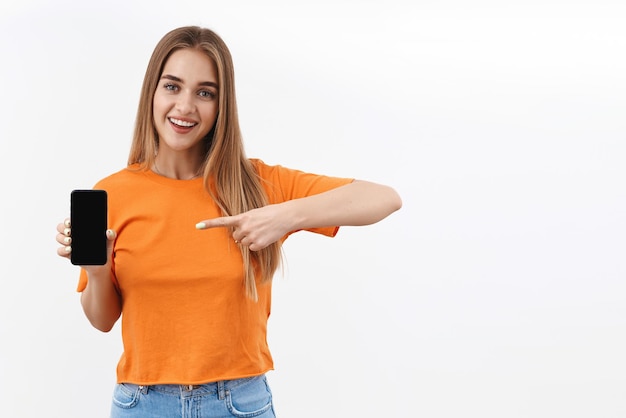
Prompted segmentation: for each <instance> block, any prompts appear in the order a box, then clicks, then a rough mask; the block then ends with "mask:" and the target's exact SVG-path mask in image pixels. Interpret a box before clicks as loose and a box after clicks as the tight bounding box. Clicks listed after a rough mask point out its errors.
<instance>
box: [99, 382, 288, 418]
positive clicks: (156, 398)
mask: <svg viewBox="0 0 626 418" xmlns="http://www.w3.org/2000/svg"><path fill="white" fill-rule="evenodd" d="M138 417H141V418H144V417H146V418H147V417H149V418H161V417H162V418H175V417H179V418H214V417H215V418H217V417H223V418H232V417H259V418H275V417H276V415H275V414H274V406H273V404H272V392H271V390H270V388H269V386H268V384H267V379H266V377H265V375H261V376H255V377H248V378H244V379H236V380H225V381H220V382H215V383H207V384H204V385H194V386H188V385H152V386H138V385H134V384H130V383H121V384H118V385H116V386H115V390H114V392H113V404H112V406H111V418H138Z"/></svg>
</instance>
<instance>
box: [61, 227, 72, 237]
mask: <svg viewBox="0 0 626 418" xmlns="http://www.w3.org/2000/svg"><path fill="white" fill-rule="evenodd" d="M70 232H72V230H71V229H70V228H65V229H64V230H63V234H64V235H68V236H69V235H70Z"/></svg>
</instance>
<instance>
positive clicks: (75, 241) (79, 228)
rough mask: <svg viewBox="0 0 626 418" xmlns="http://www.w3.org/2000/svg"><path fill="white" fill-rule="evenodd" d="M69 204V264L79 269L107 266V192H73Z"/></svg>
mask: <svg viewBox="0 0 626 418" xmlns="http://www.w3.org/2000/svg"><path fill="white" fill-rule="evenodd" d="M70 200H71V204H70V222H71V228H72V252H71V253H70V258H71V262H72V264H75V265H78V266H86V265H104V264H106V262H107V239H106V230H107V194H106V191H104V190H72V193H71V198H70Z"/></svg>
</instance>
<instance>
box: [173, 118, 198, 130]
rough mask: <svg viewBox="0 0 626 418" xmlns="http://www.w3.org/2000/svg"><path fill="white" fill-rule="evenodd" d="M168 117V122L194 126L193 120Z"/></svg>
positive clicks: (189, 126) (188, 126)
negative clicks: (187, 120)
mask: <svg viewBox="0 0 626 418" xmlns="http://www.w3.org/2000/svg"><path fill="white" fill-rule="evenodd" d="M169 119H170V122H172V123H173V124H174V125H178V126H182V127H183V128H191V127H192V126H196V124H195V123H193V122H186V121H184V120H180V119H174V118H169Z"/></svg>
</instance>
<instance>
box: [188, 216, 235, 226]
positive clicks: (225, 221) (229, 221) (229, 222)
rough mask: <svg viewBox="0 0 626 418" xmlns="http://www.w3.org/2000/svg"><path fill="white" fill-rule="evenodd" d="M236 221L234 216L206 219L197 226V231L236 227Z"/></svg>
mask: <svg viewBox="0 0 626 418" xmlns="http://www.w3.org/2000/svg"><path fill="white" fill-rule="evenodd" d="M235 223H236V222H235V220H233V217H232V216H223V217H221V218H213V219H206V220H204V221H202V222H198V223H197V224H196V229H209V228H221V227H228V226H234V225H235Z"/></svg>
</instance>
